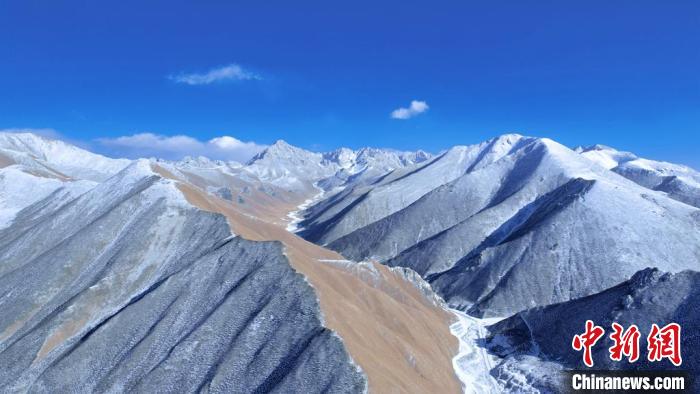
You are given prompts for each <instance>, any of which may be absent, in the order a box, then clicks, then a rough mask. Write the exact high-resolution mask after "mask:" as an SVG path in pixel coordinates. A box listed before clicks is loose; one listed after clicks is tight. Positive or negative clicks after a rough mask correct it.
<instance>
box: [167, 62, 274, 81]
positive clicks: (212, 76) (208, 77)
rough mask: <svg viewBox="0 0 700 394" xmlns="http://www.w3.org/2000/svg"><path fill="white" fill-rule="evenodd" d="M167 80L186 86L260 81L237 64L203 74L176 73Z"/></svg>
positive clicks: (257, 76) (255, 75) (256, 75)
mask: <svg viewBox="0 0 700 394" xmlns="http://www.w3.org/2000/svg"><path fill="white" fill-rule="evenodd" d="M168 79H170V80H172V81H174V82H177V83H184V84H186V85H209V84H212V83H216V82H225V81H246V80H251V79H262V78H261V77H260V76H259V75H258V74H256V73H253V72H251V71H248V70H245V69H243V67H241V66H239V65H238V64H229V65H226V66H221V67H216V68H212V69H211V70H209V71H206V72H203V73H178V74H173V75H170V76H168Z"/></svg>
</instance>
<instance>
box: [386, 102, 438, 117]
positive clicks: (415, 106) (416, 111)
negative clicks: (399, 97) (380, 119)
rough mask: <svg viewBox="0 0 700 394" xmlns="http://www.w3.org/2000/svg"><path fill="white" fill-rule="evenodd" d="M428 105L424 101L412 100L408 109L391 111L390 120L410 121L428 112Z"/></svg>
mask: <svg viewBox="0 0 700 394" xmlns="http://www.w3.org/2000/svg"><path fill="white" fill-rule="evenodd" d="M428 108H430V107H428V103H426V102H425V101H418V100H413V101H411V105H410V106H409V107H408V108H397V109H395V110H393V111H391V117H392V119H410V118H412V117H414V116H417V115H420V114H422V113H423V112H425V111H427V110H428Z"/></svg>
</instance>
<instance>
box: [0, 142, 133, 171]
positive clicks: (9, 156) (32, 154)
mask: <svg viewBox="0 0 700 394" xmlns="http://www.w3.org/2000/svg"><path fill="white" fill-rule="evenodd" d="M0 163H3V167H4V166H7V165H10V164H18V165H22V166H24V168H26V170H27V171H37V172H38V173H40V174H46V175H48V176H53V177H58V178H61V177H63V178H73V179H85V180H91V181H98V182H99V181H103V180H105V179H107V178H109V177H110V176H112V175H114V174H116V173H117V172H119V171H120V170H121V169H123V168H124V167H126V166H127V165H129V163H130V161H129V160H125V159H111V158H108V157H104V156H102V155H98V154H95V153H92V152H88V151H86V150H84V149H80V148H78V147H76V146H73V145H70V144H67V143H65V142H63V141H60V140H55V139H51V138H46V137H41V136H38V135H36V134H32V133H0Z"/></svg>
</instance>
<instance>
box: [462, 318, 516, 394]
mask: <svg viewBox="0 0 700 394" xmlns="http://www.w3.org/2000/svg"><path fill="white" fill-rule="evenodd" d="M452 312H453V313H454V314H455V316H456V317H457V321H456V322H455V323H453V324H452V325H451V326H450V332H452V335H454V336H456V337H457V338H458V339H459V353H457V355H456V356H455V357H454V359H453V360H452V364H453V367H454V369H455V372H456V373H457V376H458V377H459V380H461V381H462V385H463V389H464V393H465V394H491V393H494V394H495V393H500V392H502V391H503V387H502V386H500V384H499V382H498V381H497V380H496V379H494V377H493V376H491V370H492V369H493V368H494V366H495V365H496V363H497V362H498V361H499V360H498V357H496V356H494V355H492V354H490V353H489V352H488V350H487V349H486V348H484V346H483V345H482V344H481V343H480V341H481V340H483V339H485V338H486V337H487V334H488V331H487V330H486V326H488V325H491V324H494V323H496V322H498V320H500V319H498V318H490V319H478V318H475V317H472V316H469V315H467V314H465V313H463V312H461V311H458V310H454V309H453V310H452Z"/></svg>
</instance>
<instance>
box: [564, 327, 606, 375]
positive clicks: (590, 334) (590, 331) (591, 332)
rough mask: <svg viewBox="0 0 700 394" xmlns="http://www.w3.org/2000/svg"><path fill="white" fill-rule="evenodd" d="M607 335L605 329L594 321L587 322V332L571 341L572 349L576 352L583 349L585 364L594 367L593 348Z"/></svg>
mask: <svg viewBox="0 0 700 394" xmlns="http://www.w3.org/2000/svg"><path fill="white" fill-rule="evenodd" d="M603 334H605V330H603V327H599V326H596V325H595V324H593V321H591V320H586V332H584V333H583V334H579V335H575V336H574V339H573V340H572V341H571V347H573V348H574V350H576V351H580V350H581V349H583V362H584V363H585V364H586V365H587V366H588V367H589V368H590V367H592V366H593V355H592V354H591V348H592V347H593V345H595V344H596V342H598V340H600V338H602V337H603Z"/></svg>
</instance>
